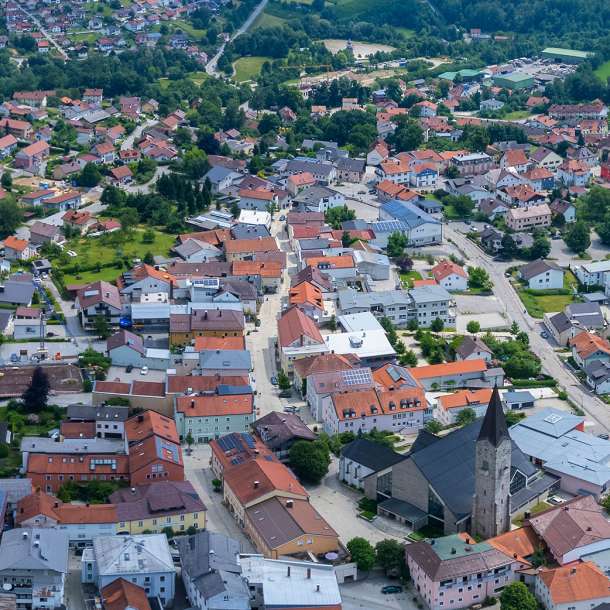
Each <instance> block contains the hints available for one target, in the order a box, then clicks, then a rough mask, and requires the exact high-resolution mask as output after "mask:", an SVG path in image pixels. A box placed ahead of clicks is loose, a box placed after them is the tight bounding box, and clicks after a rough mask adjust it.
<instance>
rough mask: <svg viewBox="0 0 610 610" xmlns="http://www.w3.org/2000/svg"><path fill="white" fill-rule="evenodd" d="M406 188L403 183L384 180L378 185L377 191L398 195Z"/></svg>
mask: <svg viewBox="0 0 610 610" xmlns="http://www.w3.org/2000/svg"><path fill="white" fill-rule="evenodd" d="M404 190H405V186H404V185H403V184H396V183H395V182H392V181H391V180H382V181H381V182H380V183H379V184H378V185H377V192H378V193H379V192H381V193H385V194H387V195H398V193H401V192H402V191H404Z"/></svg>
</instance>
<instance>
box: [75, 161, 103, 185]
mask: <svg viewBox="0 0 610 610" xmlns="http://www.w3.org/2000/svg"><path fill="white" fill-rule="evenodd" d="M101 179H102V174H101V172H100V170H99V169H98V167H97V165H96V164H95V163H87V165H85V167H83V169H82V171H81V173H80V174H79V175H78V178H77V179H76V183H77V184H78V186H84V187H85V188H93V187H94V186H97V185H98V184H99V183H100V181H101Z"/></svg>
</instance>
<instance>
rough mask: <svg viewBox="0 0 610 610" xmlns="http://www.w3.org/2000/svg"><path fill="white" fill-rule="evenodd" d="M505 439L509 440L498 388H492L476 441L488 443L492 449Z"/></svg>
mask: <svg viewBox="0 0 610 610" xmlns="http://www.w3.org/2000/svg"><path fill="white" fill-rule="evenodd" d="M505 439H510V436H509V435H508V426H507V425H506V417H505V416H504V409H503V408H502V400H501V399H500V393H499V392H498V388H494V391H493V392H492V394H491V398H490V400H489V406H488V407H487V411H486V412H485V417H484V418H483V423H482V424H481V431H480V432H479V438H478V440H480V441H482V440H486V441H489V442H490V443H491V444H492V445H493V446H494V447H497V446H498V445H499V444H500V443H501V442H502V441H503V440H505Z"/></svg>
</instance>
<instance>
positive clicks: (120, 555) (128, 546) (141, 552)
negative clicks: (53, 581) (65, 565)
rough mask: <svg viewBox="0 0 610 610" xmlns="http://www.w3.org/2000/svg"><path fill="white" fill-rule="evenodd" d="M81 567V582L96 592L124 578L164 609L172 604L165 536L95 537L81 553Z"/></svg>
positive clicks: (171, 567)
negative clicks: (89, 585) (157, 599)
mask: <svg viewBox="0 0 610 610" xmlns="http://www.w3.org/2000/svg"><path fill="white" fill-rule="evenodd" d="M81 566H82V569H81V581H82V582H83V583H91V584H95V585H96V586H97V588H98V589H99V590H103V589H104V587H106V586H108V585H109V584H110V583H112V582H113V581H115V580H116V579H118V578H125V579H129V580H130V581H131V582H132V583H133V584H135V585H138V586H139V587H141V588H142V589H144V591H145V592H146V595H147V596H149V597H158V598H159V599H160V600H161V602H162V604H163V605H171V604H172V602H173V600H174V594H175V579H176V568H175V566H174V562H173V560H172V555H171V553H170V549H169V544H168V542H167V537H166V536H165V534H148V535H144V534H140V535H136V536H98V537H97V538H94V540H93V546H92V547H90V548H86V549H85V550H84V551H83V555H82V559H81Z"/></svg>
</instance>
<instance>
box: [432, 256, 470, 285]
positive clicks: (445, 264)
mask: <svg viewBox="0 0 610 610" xmlns="http://www.w3.org/2000/svg"><path fill="white" fill-rule="evenodd" d="M431 273H432V276H433V277H434V279H435V280H436V283H437V284H439V285H440V286H442V287H443V288H444V289H445V290H448V291H449V292H452V291H461V290H467V289H468V273H466V271H465V270H464V269H463V268H462V267H460V266H459V265H457V264H456V263H454V262H453V261H450V260H448V259H445V260H442V261H441V262H440V263H437V264H436V265H435V266H434V267H432V270H431Z"/></svg>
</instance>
